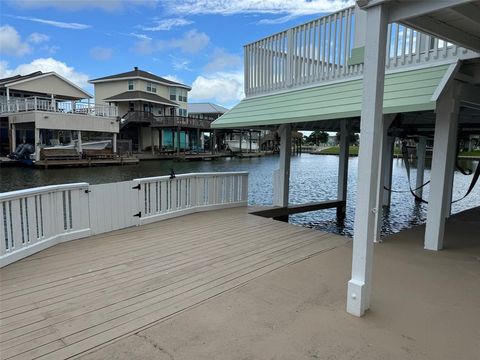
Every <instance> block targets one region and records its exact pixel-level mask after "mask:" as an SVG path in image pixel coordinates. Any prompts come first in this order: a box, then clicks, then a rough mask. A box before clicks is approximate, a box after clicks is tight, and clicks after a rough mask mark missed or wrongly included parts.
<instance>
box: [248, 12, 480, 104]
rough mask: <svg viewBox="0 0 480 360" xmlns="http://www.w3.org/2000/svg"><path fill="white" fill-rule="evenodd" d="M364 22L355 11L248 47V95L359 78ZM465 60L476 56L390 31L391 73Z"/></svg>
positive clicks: (409, 32) (408, 32) (398, 28)
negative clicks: (467, 56)
mask: <svg viewBox="0 0 480 360" xmlns="http://www.w3.org/2000/svg"><path fill="white" fill-rule="evenodd" d="M359 16H360V13H357V9H356V8H355V7H354V6H351V7H348V8H345V9H342V10H340V11H337V12H334V13H332V14H329V15H326V16H323V17H320V18H318V19H315V20H312V21H309V22H306V23H304V24H300V25H298V26H295V27H292V28H290V29H287V30H283V31H280V32H278V33H276V34H273V35H270V36H267V37H264V38H262V39H259V40H257V41H255V42H252V43H249V44H247V45H245V46H244V77H245V79H244V84H245V85H244V87H245V95H246V96H247V97H251V96H257V95H263V94H268V93H274V92H278V91H282V90H288V89H292V88H298V87H305V86H311V85H316V84H320V83H322V82H329V81H336V80H341V79H346V78H360V77H361V76H362V75H363V56H364V54H363V51H364V48H363V46H362V40H361V38H362V36H359V35H362V34H361V33H362V32H363V31H364V30H365V29H363V28H361V26H364V24H363V22H362V21H359V20H358V19H357V17H359ZM357 20H358V21H357ZM356 32H360V33H359V34H356ZM465 54H471V55H472V56H474V55H475V53H474V52H472V51H470V50H467V49H464V48H461V47H459V46H457V45H455V44H451V43H448V42H445V41H443V40H440V39H438V38H435V37H432V36H430V35H427V34H424V33H421V32H419V31H417V30H414V29H412V28H409V27H406V26H404V25H400V24H397V23H392V24H389V25H388V34H387V53H386V62H385V68H386V69H389V70H390V69H397V68H402V67H409V66H411V67H413V66H418V65H422V64H427V63H434V62H439V61H446V60H447V61H452V62H453V61H455V60H456V59H458V58H459V57H460V56H465ZM477 55H478V54H477ZM425 66H426V65H425Z"/></svg>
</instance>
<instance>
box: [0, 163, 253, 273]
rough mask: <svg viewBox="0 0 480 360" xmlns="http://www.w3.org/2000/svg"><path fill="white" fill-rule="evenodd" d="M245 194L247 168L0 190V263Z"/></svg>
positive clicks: (241, 199) (238, 201)
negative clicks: (105, 182) (108, 181)
mask: <svg viewBox="0 0 480 360" xmlns="http://www.w3.org/2000/svg"><path fill="white" fill-rule="evenodd" d="M247 199H248V173H246V172H223V173H199V174H182V175H177V176H176V177H175V178H173V179H171V178H170V177H169V176H160V177H152V178H143V179H135V180H132V181H123V182H119V183H110V184H100V185H89V184H88V183H77V184H65V185H53V186H44V187H38V188H33V189H27V190H19V191H11V192H6V193H0V241H1V244H0V267H2V266H5V265H8V264H10V263H12V262H14V261H17V260H19V259H22V258H24V257H27V256H29V255H32V254H34V253H36V252H38V251H41V250H43V249H46V248H48V247H50V246H53V245H55V244H57V243H59V242H64V241H69V240H74V239H79V238H84V237H87V236H90V235H93V234H99V233H104V232H108V231H112V230H117V229H122V228H125V227H129V226H135V225H141V224H146V223H150V222H154V221H159V220H164V219H168V218H172V217H176V216H182V215H187V214H191V213H195V212H199V211H207V210H214V209H223V208H229V207H236V206H246V205H247Z"/></svg>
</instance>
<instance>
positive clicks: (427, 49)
mask: <svg viewBox="0 0 480 360" xmlns="http://www.w3.org/2000/svg"><path fill="white" fill-rule="evenodd" d="M430 39H431V37H430V35H426V36H425V61H429V60H430Z"/></svg>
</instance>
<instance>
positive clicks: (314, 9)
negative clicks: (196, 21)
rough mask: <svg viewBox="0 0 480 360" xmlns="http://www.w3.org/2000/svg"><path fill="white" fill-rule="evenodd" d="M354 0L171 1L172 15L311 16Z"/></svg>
mask: <svg viewBox="0 0 480 360" xmlns="http://www.w3.org/2000/svg"><path fill="white" fill-rule="evenodd" d="M354 3H355V1H354V0H235V1H225V0H169V1H167V2H166V3H165V5H166V7H167V9H168V10H169V12H171V13H174V14H175V13H176V14H183V15H191V14H220V15H232V14H245V13H247V14H248V13H250V14H254V13H257V14H258V13H261V14H277V15H278V14H290V15H296V16H300V15H311V14H318V13H325V12H332V11H337V10H340V9H343V8H345V7H347V6H349V5H353V4H354Z"/></svg>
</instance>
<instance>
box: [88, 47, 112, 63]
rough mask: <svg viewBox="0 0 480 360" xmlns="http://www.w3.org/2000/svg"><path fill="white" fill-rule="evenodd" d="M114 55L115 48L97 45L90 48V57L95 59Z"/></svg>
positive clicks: (103, 58)
mask: <svg viewBox="0 0 480 360" xmlns="http://www.w3.org/2000/svg"><path fill="white" fill-rule="evenodd" d="M112 55H113V49H111V48H106V47H102V46H95V47H93V48H91V49H90V57H91V58H92V59H95V60H102V61H105V60H108V59H110V58H111V57H112Z"/></svg>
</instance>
